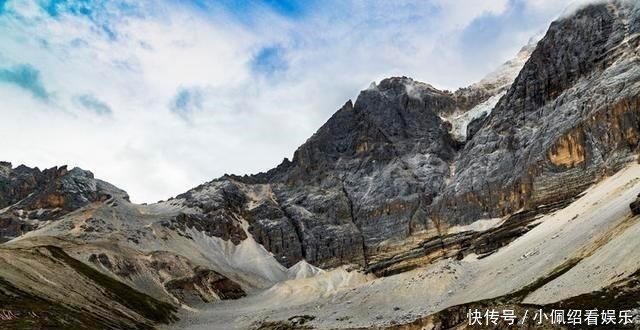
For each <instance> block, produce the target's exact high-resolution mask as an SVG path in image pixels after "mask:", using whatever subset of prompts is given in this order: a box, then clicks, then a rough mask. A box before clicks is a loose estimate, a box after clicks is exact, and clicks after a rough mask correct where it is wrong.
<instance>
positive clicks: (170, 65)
mask: <svg viewBox="0 0 640 330" xmlns="http://www.w3.org/2000/svg"><path fill="white" fill-rule="evenodd" d="M567 6H571V1H558V0H483V1H480V0H455V1H452V0H417V1H410V0H398V1H377V0H372V1H364V0H354V1H343V0H337V1H334V0H324V1H316V0H307V1H289V0H265V1H240V0H219V1H209V0H188V1H169V0H165V1H136V0H112V1H102V0H0V100H2V101H0V140H1V141H2V143H1V144H0V160H4V161H10V162H12V163H13V165H14V166H17V165H19V164H26V165H28V166H31V167H35V166H37V167H39V168H40V169H44V168H48V167H52V166H59V165H65V164H68V165H69V166H70V167H74V166H79V167H81V168H83V169H87V170H90V171H92V172H93V173H94V174H95V176H96V177H97V178H100V179H103V180H105V181H108V182H111V183H113V184H115V185H116V186H118V187H120V188H122V189H124V190H126V191H127V192H128V193H129V194H130V195H131V199H132V201H134V202H155V201H158V200H164V199H167V198H169V197H171V196H175V195H177V194H180V193H182V192H185V191H186V190H188V189H190V188H192V187H195V186H197V185H198V184H201V183H203V182H206V181H210V180H212V179H214V178H217V177H220V176H222V175H223V174H226V173H229V174H250V173H257V172H261V171H266V170H268V169H270V168H272V167H274V166H276V165H277V164H279V163H280V162H281V161H282V160H283V159H284V158H285V157H288V158H290V157H292V155H293V152H294V151H295V149H296V148H297V147H298V146H299V145H300V144H302V143H304V141H305V140H306V139H307V138H309V137H310V136H311V135H312V134H313V133H314V132H315V130H316V129H318V128H319V127H320V126H321V125H322V124H323V123H324V122H325V121H326V120H327V119H328V118H329V117H330V116H331V115H332V114H333V113H334V112H335V111H336V110H337V109H339V108H340V107H341V106H342V105H343V104H344V103H345V102H346V101H347V100H349V99H353V100H355V98H356V97H357V95H358V93H359V91H360V90H363V89H365V88H366V87H367V86H369V85H370V83H371V82H373V81H380V80H381V79H384V78H386V77H390V76H409V77H412V78H414V79H417V80H419V81H423V82H428V83H430V84H432V85H434V86H436V87H437V88H441V89H449V90H455V89H457V88H458V87H464V86H467V85H470V84H471V83H473V82H476V81H478V80H480V79H481V78H482V77H483V76H484V75H485V74H487V73H489V72H490V71H492V70H493V69H495V68H497V67H498V66H499V65H500V64H501V63H503V62H504V61H506V60H508V59H510V58H511V57H513V56H514V55H515V54H516V53H517V51H518V50H519V49H520V48H521V47H522V46H523V45H525V44H526V43H527V42H528V41H529V40H530V38H531V37H532V36H535V35H539V34H540V33H543V32H544V31H545V30H546V28H547V27H548V25H549V23H550V22H551V21H553V20H554V19H555V18H557V17H559V16H560V15H562V14H563V13H564V12H566V10H567V9H566V7H567Z"/></svg>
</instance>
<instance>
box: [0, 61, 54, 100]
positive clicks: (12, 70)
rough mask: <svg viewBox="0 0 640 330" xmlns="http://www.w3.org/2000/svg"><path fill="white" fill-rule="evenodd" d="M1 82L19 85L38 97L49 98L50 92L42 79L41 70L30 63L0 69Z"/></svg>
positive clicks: (41, 98)
mask: <svg viewBox="0 0 640 330" xmlns="http://www.w3.org/2000/svg"><path fill="white" fill-rule="evenodd" d="M0 82H4V83H7V84H12V85H15V86H18V87H20V88H22V89H24V90H26V91H28V92H30V93H31V95H33V96H34V97H35V98H37V99H40V100H44V101H46V100H47V99H49V93H48V92H47V90H46V89H45V88H44V85H43V84H42V80H41V79H40V71H38V70H37V69H36V68H34V67H33V66H31V65H29V64H20V65H16V66H13V67H9V68H4V69H0Z"/></svg>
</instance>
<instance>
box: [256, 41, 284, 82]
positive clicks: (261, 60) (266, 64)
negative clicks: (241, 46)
mask: <svg viewBox="0 0 640 330" xmlns="http://www.w3.org/2000/svg"><path fill="white" fill-rule="evenodd" d="M288 68H289V63H288V62H287V60H286V58H285V51H284V49H283V48H282V47H280V46H274V47H265V48H262V49H260V51H259V52H258V53H257V54H256V55H255V56H254V57H253V59H252V60H251V70H252V71H253V72H255V73H259V74H264V75H267V76H271V75H274V74H276V73H279V72H284V71H287V69H288Z"/></svg>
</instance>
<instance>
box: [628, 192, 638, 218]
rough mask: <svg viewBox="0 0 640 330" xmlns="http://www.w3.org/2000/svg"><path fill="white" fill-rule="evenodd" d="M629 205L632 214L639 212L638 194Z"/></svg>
mask: <svg viewBox="0 0 640 330" xmlns="http://www.w3.org/2000/svg"><path fill="white" fill-rule="evenodd" d="M629 207H630V208H631V213H633V214H634V215H638V214H640V195H638V198H637V199H636V200H635V202H633V203H631V205H629Z"/></svg>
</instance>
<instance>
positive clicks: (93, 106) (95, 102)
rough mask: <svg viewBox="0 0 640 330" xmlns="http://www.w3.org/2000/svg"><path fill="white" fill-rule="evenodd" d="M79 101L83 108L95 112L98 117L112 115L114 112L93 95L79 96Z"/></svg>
mask: <svg viewBox="0 0 640 330" xmlns="http://www.w3.org/2000/svg"><path fill="white" fill-rule="evenodd" d="M77 100H78V103H80V105H82V107H84V108H85V109H87V110H89V111H93V112H95V113H96V114H98V115H110V114H111V113H112V112H113V111H112V110H111V107H110V106H109V105H108V104H106V103H105V102H103V101H100V100H99V99H98V98H96V97H95V96H94V95H92V94H82V95H79V96H78V97H77Z"/></svg>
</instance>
